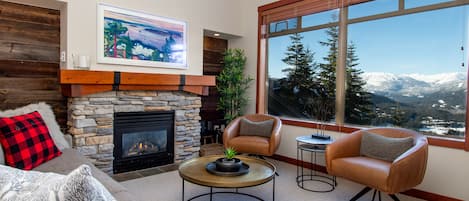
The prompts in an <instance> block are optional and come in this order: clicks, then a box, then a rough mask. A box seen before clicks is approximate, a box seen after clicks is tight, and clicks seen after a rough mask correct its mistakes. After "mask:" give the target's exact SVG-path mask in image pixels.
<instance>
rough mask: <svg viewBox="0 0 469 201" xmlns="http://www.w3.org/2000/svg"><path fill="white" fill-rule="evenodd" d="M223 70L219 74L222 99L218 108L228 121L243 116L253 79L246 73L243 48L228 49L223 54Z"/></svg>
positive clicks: (218, 88)
mask: <svg viewBox="0 0 469 201" xmlns="http://www.w3.org/2000/svg"><path fill="white" fill-rule="evenodd" d="M223 63H224V65H223V70H222V71H221V73H220V75H218V76H217V90H218V92H219V93H220V100H219V102H218V105H217V109H218V110H221V111H223V112H224V113H225V117H224V118H225V120H226V121H227V122H226V123H227V124H228V123H230V121H231V120H233V119H235V118H236V117H239V116H242V112H243V110H244V107H245V106H246V104H247V101H248V99H247V97H246V95H245V93H246V90H247V89H248V88H249V83H250V82H251V81H252V80H253V79H252V78H250V77H249V76H245V75H244V67H245V65H246V56H244V51H243V50H241V49H227V50H226V51H225V53H224V56H223Z"/></svg>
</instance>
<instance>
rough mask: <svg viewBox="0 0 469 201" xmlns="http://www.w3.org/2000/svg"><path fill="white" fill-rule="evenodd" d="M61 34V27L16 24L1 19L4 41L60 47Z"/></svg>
mask: <svg viewBox="0 0 469 201" xmlns="http://www.w3.org/2000/svg"><path fill="white" fill-rule="evenodd" d="M59 32H60V28H59V27H51V26H46V25H43V24H35V23H31V22H29V23H28V22H16V21H13V20H9V19H2V18H1V17H0V38H1V39H2V40H3V41H10V42H16V43H24V44H35V45H43V46H52V47H59V41H60V35H59Z"/></svg>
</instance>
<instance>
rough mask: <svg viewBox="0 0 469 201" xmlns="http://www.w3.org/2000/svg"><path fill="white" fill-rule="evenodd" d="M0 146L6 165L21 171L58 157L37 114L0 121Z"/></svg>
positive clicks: (6, 118) (52, 142)
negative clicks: (0, 145)
mask: <svg viewBox="0 0 469 201" xmlns="http://www.w3.org/2000/svg"><path fill="white" fill-rule="evenodd" d="M0 143H1V144H2V146H3V149H4V152H5V160H6V163H7V164H8V165H9V166H12V167H15V168H19V169H24V170H31V169H33V168H34V167H36V166H38V165H40V164H42V163H44V162H46V161H48V160H51V159H52V158H54V157H57V156H59V155H60V154H61V152H60V151H59V149H58V148H57V147H56V146H55V144H54V141H53V140H52V138H51V137H50V134H49V130H48V129H47V126H46V125H45V123H44V121H43V120H42V117H41V115H40V114H39V113H38V112H32V113H28V114H24V115H19V116H14V117H2V118H0Z"/></svg>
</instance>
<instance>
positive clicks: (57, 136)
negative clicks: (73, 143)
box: [0, 102, 70, 164]
mask: <svg viewBox="0 0 469 201" xmlns="http://www.w3.org/2000/svg"><path fill="white" fill-rule="evenodd" d="M34 111H38V112H39V114H41V116H42V119H44V123H46V126H47V128H48V129H49V133H50V136H51V137H52V140H54V143H55V146H57V148H59V150H61V151H62V150H64V149H66V148H70V145H69V144H68V142H67V141H66V140H65V137H64V134H63V133H62V131H60V127H59V124H57V121H56V120H55V115H54V112H53V111H52V108H51V107H50V106H49V105H48V104H46V103H44V102H40V103H35V104H29V105H26V106H24V107H20V108H16V109H14V110H5V111H0V117H12V116H18V115H23V114H27V113H31V112H34ZM0 164H5V156H4V154H3V148H2V147H1V146H0Z"/></svg>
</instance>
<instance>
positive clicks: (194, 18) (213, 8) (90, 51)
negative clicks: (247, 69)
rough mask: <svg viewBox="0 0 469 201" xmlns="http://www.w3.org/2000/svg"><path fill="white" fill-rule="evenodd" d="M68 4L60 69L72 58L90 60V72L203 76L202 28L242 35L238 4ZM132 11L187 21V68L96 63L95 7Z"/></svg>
mask: <svg viewBox="0 0 469 201" xmlns="http://www.w3.org/2000/svg"><path fill="white" fill-rule="evenodd" d="M63 1H65V2H67V4H68V5H67V27H66V29H67V30H66V31H67V34H66V35H67V40H66V41H67V44H66V50H67V53H68V62H67V63H64V64H63V65H62V66H63V67H66V68H72V67H73V66H72V62H71V55H72V54H79V55H88V56H90V57H91V69H92V70H109V71H127V72H143V73H168V74H191V75H201V74H202V58H203V57H202V54H203V29H210V30H216V31H220V32H224V33H229V34H233V35H242V34H243V32H242V28H241V24H242V23H240V20H239V16H240V13H241V11H240V8H241V4H240V3H239V2H238V1H231V0H197V1H188V0H132V1H128V0H102V1H91V0H63ZM98 3H105V4H108V5H112V6H116V7H121V8H126V9H131V10H134V11H139V12H144V13H148V14H153V15H157V16H162V17H169V18H173V19H177V20H182V21H185V22H187V37H188V38H187V48H188V54H187V55H188V58H187V59H188V68H187V70H181V69H168V68H153V67H138V66H121V65H109V64H98V63H96V55H97V45H96V43H97V30H96V29H97V23H96V19H97V17H96V15H97V14H96V13H97V4H98Z"/></svg>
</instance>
